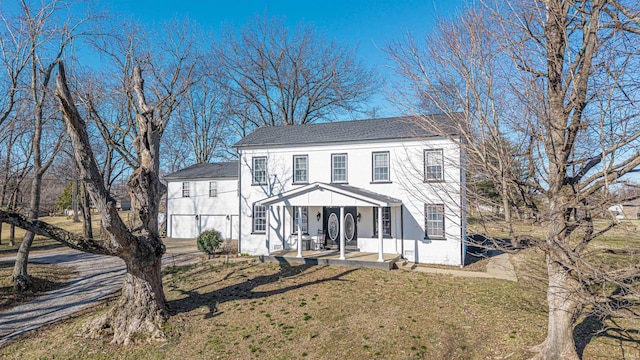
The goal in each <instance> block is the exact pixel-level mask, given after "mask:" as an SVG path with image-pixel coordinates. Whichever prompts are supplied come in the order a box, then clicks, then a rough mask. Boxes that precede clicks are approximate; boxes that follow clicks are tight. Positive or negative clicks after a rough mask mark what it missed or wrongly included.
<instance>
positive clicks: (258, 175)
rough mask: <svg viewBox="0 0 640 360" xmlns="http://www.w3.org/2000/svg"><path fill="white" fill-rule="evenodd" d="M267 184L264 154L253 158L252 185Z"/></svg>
mask: <svg viewBox="0 0 640 360" xmlns="http://www.w3.org/2000/svg"><path fill="white" fill-rule="evenodd" d="M266 184H267V158H266V157H264V156H260V157H254V158H253V185H266Z"/></svg>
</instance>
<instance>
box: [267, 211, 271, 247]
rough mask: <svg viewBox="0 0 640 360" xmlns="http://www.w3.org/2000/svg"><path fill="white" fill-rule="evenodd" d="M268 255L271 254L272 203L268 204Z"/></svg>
mask: <svg viewBox="0 0 640 360" xmlns="http://www.w3.org/2000/svg"><path fill="white" fill-rule="evenodd" d="M266 230H267V256H270V255H271V205H269V206H267V228H266Z"/></svg>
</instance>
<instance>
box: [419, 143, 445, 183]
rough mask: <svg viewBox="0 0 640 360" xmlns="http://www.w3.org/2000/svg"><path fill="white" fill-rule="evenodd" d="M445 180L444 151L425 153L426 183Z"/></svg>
mask: <svg viewBox="0 0 640 360" xmlns="http://www.w3.org/2000/svg"><path fill="white" fill-rule="evenodd" d="M442 180H444V152H443V150H442V149H429V150H425V151H424V181H425V182H429V181H442Z"/></svg>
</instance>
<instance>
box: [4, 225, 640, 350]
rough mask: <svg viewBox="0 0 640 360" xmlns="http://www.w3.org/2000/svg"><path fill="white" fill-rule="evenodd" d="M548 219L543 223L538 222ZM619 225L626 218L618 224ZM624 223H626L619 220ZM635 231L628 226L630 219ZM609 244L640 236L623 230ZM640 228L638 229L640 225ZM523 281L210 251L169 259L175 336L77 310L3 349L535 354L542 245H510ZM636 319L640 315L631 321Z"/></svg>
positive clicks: (591, 340)
mask: <svg viewBox="0 0 640 360" xmlns="http://www.w3.org/2000/svg"><path fill="white" fill-rule="evenodd" d="M533 231H541V229H535V228H534V229H533ZM615 231H619V230H615ZM620 231H621V230H620ZM625 231H626V230H625ZM616 234H617V233H616V232H612V233H611V234H610V235H611V236H610V237H608V238H603V239H602V240H599V241H601V242H602V244H601V245H602V246H609V245H610V243H611V244H618V245H620V246H623V247H625V246H635V245H636V244H637V243H636V242H635V241H636V240H635V238H634V239H629V237H628V235H627V234H625V233H623V232H620V233H619V234H617V235H616ZM636 238H637V235H636ZM510 257H511V260H512V262H513V263H514V266H515V268H516V271H517V273H518V278H519V281H518V282H508V281H503V280H494V279H476V278H459V277H451V276H447V275H435V274H427V273H419V272H405V271H401V270H395V271H389V272H385V271H381V270H376V269H352V268H342V267H329V266H306V265H299V266H288V265H279V264H272V263H268V264H259V263H256V262H253V261H251V260H248V261H247V262H240V263H236V264H233V263H232V264H220V263H214V262H211V261H203V262H202V263H199V264H197V265H192V266H188V267H179V268H169V269H166V270H165V276H164V286H165V291H166V295H167V298H168V300H169V301H170V306H171V308H172V309H173V311H174V314H173V315H172V316H171V318H170V319H169V321H168V322H167V323H166V326H165V330H166V333H167V334H168V339H167V341H166V342H165V343H156V344H148V343H142V344H138V345H134V346H126V347H125V346H114V345H110V344H109V341H110V339H109V338H104V339H100V340H87V339H84V338H82V336H81V334H82V326H83V324H84V322H86V320H87V319H88V318H89V317H91V316H95V315H96V314H98V313H101V312H104V311H107V309H109V308H110V307H111V306H112V305H113V303H104V304H102V305H100V306H98V307H97V308H96V309H93V310H91V311H88V312H87V313H86V314H83V315H81V316H79V317H78V318H74V319H70V320H68V321H66V322H64V323H61V324H56V325H52V326H49V327H48V328H45V329H41V330H38V331H37V332H35V333H32V334H30V335H28V336H27V337H24V338H22V339H20V340H18V341H15V342H13V343H11V344H9V346H7V347H4V348H2V349H0V357H2V358H8V359H42V358H46V359H52V358H56V359H57V358H63V359H112V358H118V359H176V358H179V359H216V358H220V359H252V358H260V359H411V358H424V359H526V358H530V357H531V356H532V355H533V354H531V353H529V352H528V348H529V347H530V346H532V345H536V344H538V343H540V342H541V341H542V340H543V339H544V338H545V335H546V324H547V307H546V306H547V305H546V300H545V294H546V283H545V274H544V271H545V267H544V266H543V254H542V253H541V252H540V251H539V250H536V249H533V248H531V249H526V250H524V251H521V252H520V253H517V254H513V255H510ZM591 325H592V324H591V323H587V322H585V323H582V324H580V325H579V326H578V329H577V330H576V338H577V339H579V341H578V346H579V351H580V352H581V353H582V354H583V358H584V359H624V358H627V359H633V358H635V359H638V358H640V345H639V343H640V339H639V338H638V336H637V334H635V333H634V331H633V330H632V331H630V332H629V333H628V334H625V335H624V336H629V338H627V339H625V338H624V336H623V337H619V336H617V335H616V334H613V333H603V334H598V335H596V334H593V333H591V330H592V328H591ZM625 325H626V326H628V327H629V328H631V329H638V328H640V326H639V325H638V324H633V323H627V324H625Z"/></svg>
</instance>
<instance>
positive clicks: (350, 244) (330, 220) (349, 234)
mask: <svg viewBox="0 0 640 360" xmlns="http://www.w3.org/2000/svg"><path fill="white" fill-rule="evenodd" d="M357 212H358V211H357V208H356V207H355V206H347V207H345V208H344V230H345V231H344V241H345V249H357V247H358V228H357V224H358V222H357V221H356V215H357ZM322 219H323V220H322V221H323V227H324V228H325V229H326V231H325V240H326V244H327V246H328V247H330V248H340V208H339V207H325V208H323V216H322Z"/></svg>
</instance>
